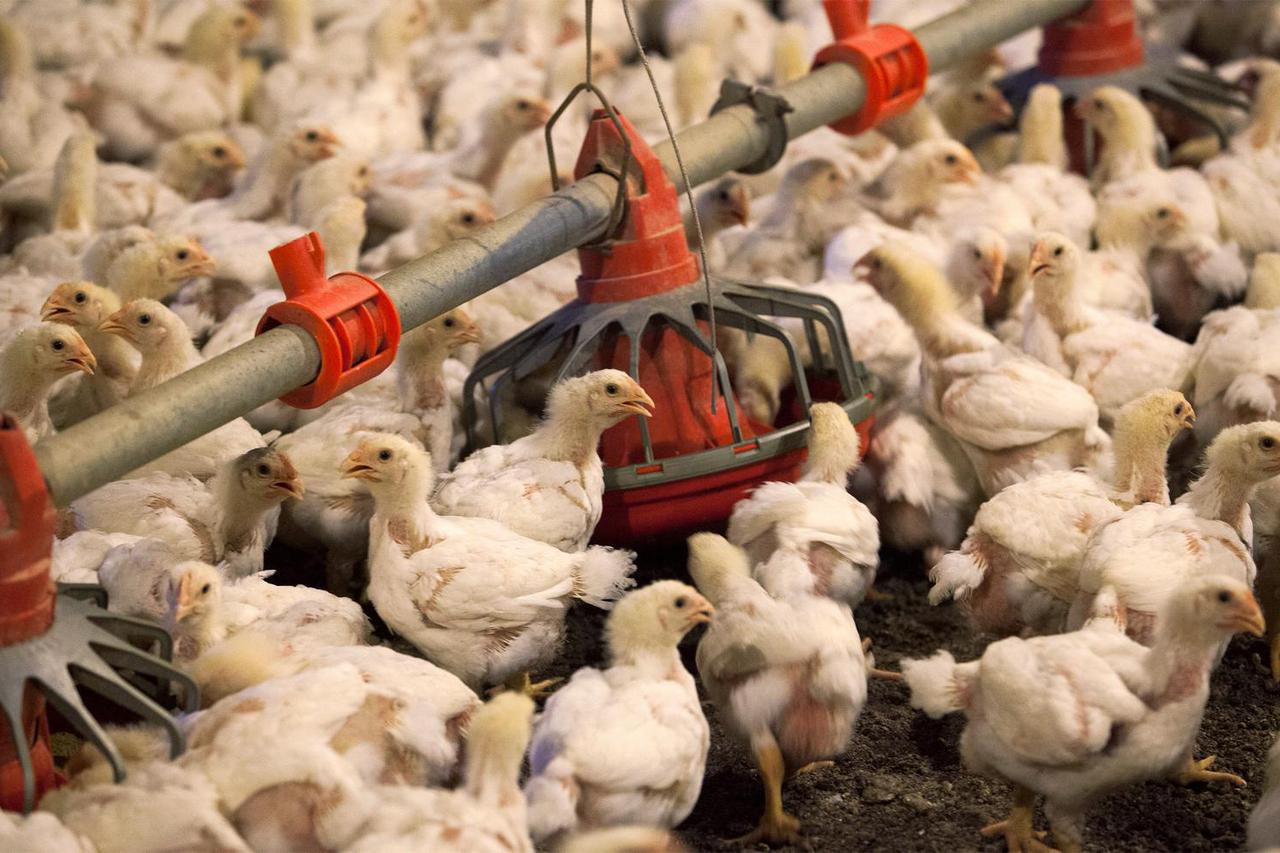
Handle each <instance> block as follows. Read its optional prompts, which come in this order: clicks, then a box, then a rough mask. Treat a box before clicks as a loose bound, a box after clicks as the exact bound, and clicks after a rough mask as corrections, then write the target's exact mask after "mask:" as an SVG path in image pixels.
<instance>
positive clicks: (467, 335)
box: [454, 321, 480, 344]
mask: <svg viewBox="0 0 1280 853" xmlns="http://www.w3.org/2000/svg"><path fill="white" fill-rule="evenodd" d="M454 339H455V340H456V341H457V342H458V343H459V344H478V343H480V327H479V326H477V325H476V324H475V323H472V322H470V321H468V322H466V323H464V324H463V325H462V328H460V329H458V332H457V334H456V335H455V336H454Z"/></svg>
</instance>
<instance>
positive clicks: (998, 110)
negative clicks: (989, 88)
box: [991, 93, 1013, 124]
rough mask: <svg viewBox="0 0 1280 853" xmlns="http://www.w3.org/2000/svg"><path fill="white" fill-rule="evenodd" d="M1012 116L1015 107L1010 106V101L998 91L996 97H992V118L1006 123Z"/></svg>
mask: <svg viewBox="0 0 1280 853" xmlns="http://www.w3.org/2000/svg"><path fill="white" fill-rule="evenodd" d="M1012 118H1013V107H1011V106H1009V102H1008V101H1006V100H1005V99H1004V96H1003V95H1000V94H999V93H997V95H996V97H994V98H992V99H991V120H992V121H994V122H999V123H1000V124H1004V123H1005V122H1007V121H1009V120H1010V119H1012Z"/></svg>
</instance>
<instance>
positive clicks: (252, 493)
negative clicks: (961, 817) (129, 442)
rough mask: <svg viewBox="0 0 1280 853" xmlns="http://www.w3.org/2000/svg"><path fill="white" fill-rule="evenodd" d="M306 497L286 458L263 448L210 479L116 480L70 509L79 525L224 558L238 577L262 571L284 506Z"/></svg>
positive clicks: (190, 554)
mask: <svg viewBox="0 0 1280 853" xmlns="http://www.w3.org/2000/svg"><path fill="white" fill-rule="evenodd" d="M302 494H303V486H302V481H301V480H300V479H299V478H298V475H297V472H296V471H295V470H294V467H293V463H291V462H290V461H289V458H288V457H287V456H285V455H284V454H283V453H280V452H279V451H277V450H274V449H272V448H269V447H261V448H256V449H254V450H250V451H248V452H246V453H244V454H243V455H241V456H239V457H236V458H235V459H232V460H231V461H229V462H225V463H223V465H222V466H221V468H220V469H219V470H218V472H217V473H216V474H215V475H214V476H213V477H212V478H211V479H210V480H209V482H208V483H201V482H200V481H199V480H196V479H195V478H193V477H174V476H170V475H168V474H151V475H148V476H145V477H138V478H135V479H130V480H117V481H115V482H113V483H108V484H107V485H105V486H101V487H99V488H97V489H95V490H94V491H92V492H90V493H89V494H87V495H85V496H84V497H82V498H79V499H78V500H76V501H74V502H73V503H72V504H71V513H72V517H73V519H74V529H76V530H101V531H104V532H108V533H132V534H134V535H135V536H144V537H148V538H153V539H159V540H161V541H163V542H165V543H166V544H168V545H169V547H170V548H171V549H172V551H173V552H174V554H176V555H178V556H179V557H182V558H185V559H190V560H203V561H204V562H206V563H219V562H225V563H226V564H227V571H228V573H229V574H230V575H231V576H233V577H235V576H243V575H247V574H252V573H254V572H259V571H262V559H263V551H265V550H266V547H267V545H269V544H270V542H271V539H272V538H273V537H274V536H275V528H276V520H277V519H278V517H279V513H280V504H281V503H282V502H284V501H285V500H287V499H289V498H300V497H302Z"/></svg>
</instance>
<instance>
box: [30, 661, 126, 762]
mask: <svg viewBox="0 0 1280 853" xmlns="http://www.w3.org/2000/svg"><path fill="white" fill-rule="evenodd" d="M72 667H80V665H79V664H76V663H70V664H68V665H67V669H63V670H62V671H60V672H57V673H49V672H43V673H40V674H39V675H37V676H36V677H35V680H36V681H37V682H38V683H39V684H40V692H41V693H43V694H44V698H45V700H46V701H48V703H49V704H50V705H52V706H53V707H54V708H56V709H57V711H58V713H59V714H61V715H62V716H64V717H66V718H67V720H68V721H69V722H70V723H71V725H72V726H74V727H75V729H76V731H77V732H79V733H80V736H81V737H82V738H84V739H85V740H87V741H89V742H90V743H92V744H93V745H94V746H96V747H97V748H98V751H99V752H101V753H102V754H103V756H104V757H105V758H106V759H107V763H109V764H110V765H111V775H112V778H114V779H115V781H117V782H119V781H121V780H123V779H124V758H123V757H122V756H121V755H120V751H119V750H118V749H116V745H115V744H114V743H112V742H111V738H109V737H108V736H107V733H106V732H105V731H104V730H103V728H102V726H100V725H98V721H97V720H95V719H94V718H93V715H92V714H90V713H89V709H88V708H86V707H85V705H84V702H83V701H82V700H81V699H80V694H79V693H78V692H77V691H76V685H75V681H74V680H73V679H72V676H71V675H70V674H69V670H70V668H72ZM80 668H83V667H80ZM51 675H52V676H53V677H52V678H50V676H51Z"/></svg>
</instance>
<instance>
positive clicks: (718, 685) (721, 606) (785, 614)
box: [689, 533, 867, 844]
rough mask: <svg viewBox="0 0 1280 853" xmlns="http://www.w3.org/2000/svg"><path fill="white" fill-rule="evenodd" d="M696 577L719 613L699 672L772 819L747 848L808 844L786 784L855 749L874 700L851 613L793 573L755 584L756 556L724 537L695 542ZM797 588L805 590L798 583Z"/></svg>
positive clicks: (701, 652) (692, 567) (699, 536)
mask: <svg viewBox="0 0 1280 853" xmlns="http://www.w3.org/2000/svg"><path fill="white" fill-rule="evenodd" d="M689 574H690V575H691V576H692V577H693V580H694V583H695V584H697V586H698V589H699V590H700V591H701V592H702V594H703V595H705V596H706V597H707V598H708V599H709V600H710V601H711V603H712V604H713V605H714V606H715V608H716V615H715V618H714V619H713V620H712V622H711V624H710V626H709V627H708V629H707V633H706V634H704V635H703V637H702V641H701V642H700V643H699V644H698V674H699V675H700V676H701V677H702V683H703V686H704V687H705V688H706V690H707V693H708V694H709V695H710V696H711V699H712V701H713V702H715V704H716V708H717V709H718V711H719V713H720V717H721V720H722V721H723V722H724V723H725V725H726V726H727V727H728V728H729V731H730V732H732V733H733V735H734V736H735V737H737V738H738V739H740V740H742V741H743V742H745V743H746V744H748V745H749V748H750V750H751V753H752V756H753V758H754V759H755V762H756V767H757V768H758V769H759V770H760V776H761V781H762V782H763V785H764V795H765V800H764V813H763V815H762V816H761V818H760V823H759V825H758V826H757V827H756V828H755V830H753V831H752V832H751V833H749V834H748V835H747V836H745V837H744V838H743V839H742V840H743V841H744V842H745V843H748V844H751V843H755V842H757V841H764V842H767V843H771V844H773V843H785V844H795V843H798V840H799V838H800V835H799V830H800V821H798V820H797V819H796V818H795V817H793V816H791V815H789V814H787V812H786V811H785V810H784V809H783V806H782V783H783V782H784V781H785V780H786V779H789V778H790V777H792V776H794V775H795V774H796V773H798V772H801V771H802V770H804V769H806V768H807V767H808V766H809V765H811V764H813V763H814V762H821V761H823V760H826V759H829V758H832V757H834V756H835V755H837V754H839V753H840V752H842V751H843V750H844V749H845V747H846V746H847V745H848V743H849V738H850V736H851V735H852V732H853V725H854V723H855V722H856V721H857V719H858V715H859V714H860V713H861V712H862V706H863V704H864V703H865V701H866V698H867V675H866V660H865V658H864V657H863V649H862V643H861V641H860V640H859V638H858V629H857V626H856V625H855V624H854V622H853V615H852V614H851V613H850V612H849V608H848V607H847V606H846V605H843V604H840V603H837V602H835V601H833V600H831V599H830V598H826V597H819V596H814V595H810V594H808V593H806V592H803V591H799V590H802V589H803V587H804V585H805V584H806V582H805V581H804V580H803V579H801V578H799V577H798V576H797V573H796V572H795V571H794V570H793V569H785V570H783V571H780V572H777V573H773V574H772V575H771V576H770V577H768V578H766V579H765V581H766V586H761V584H759V583H757V582H756V581H754V580H752V578H751V569H750V566H749V565H748V563H747V557H746V554H744V553H743V552H742V551H741V550H740V549H738V548H736V547H735V546H733V545H732V544H730V543H729V542H728V541H727V540H726V539H724V538H723V537H721V536H717V535H716V534H714V533H696V534H694V535H693V536H691V537H689ZM797 581H798V582H799V583H797Z"/></svg>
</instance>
